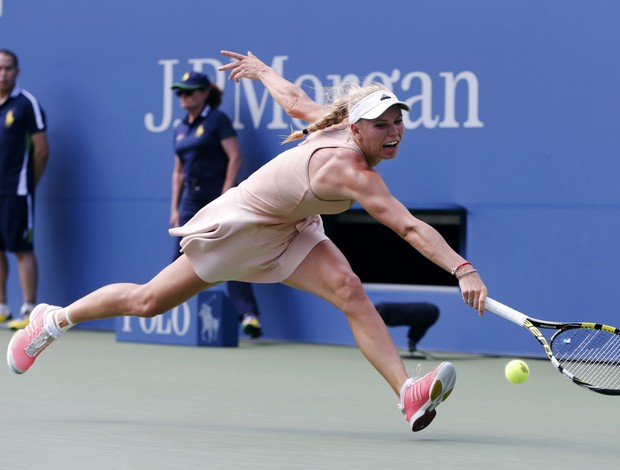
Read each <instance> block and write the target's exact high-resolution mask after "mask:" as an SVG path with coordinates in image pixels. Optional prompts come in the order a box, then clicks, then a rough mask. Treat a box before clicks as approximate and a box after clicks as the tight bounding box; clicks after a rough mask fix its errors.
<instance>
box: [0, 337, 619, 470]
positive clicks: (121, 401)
mask: <svg viewBox="0 0 620 470" xmlns="http://www.w3.org/2000/svg"><path fill="white" fill-rule="evenodd" d="M0 338H2V340H3V341H2V344H4V346H5V347H6V345H7V344H8V341H9V339H10V333H9V332H7V331H0ZM525 340H526V339H525ZM442 360H449V361H452V362H453V363H454V364H455V366H456V368H457V372H458V379H457V385H456V388H455V391H454V393H453V394H452V396H451V397H450V399H449V400H448V401H447V402H445V403H444V404H442V405H441V406H440V407H439V408H438V416H437V418H436V419H435V421H434V422H433V424H432V425H431V426H430V427H429V428H428V429H426V430H424V431H422V432H419V433H412V432H410V431H409V430H408V429H407V426H406V423H405V420H404V418H403V417H402V415H401V414H400V412H399V411H398V409H397V407H396V402H397V400H396V397H395V396H393V395H392V392H391V391H390V390H389V388H388V387H387V385H386V384H385V383H384V382H383V380H382V379H381V378H380V377H379V375H378V374H377V373H375V372H374V370H373V369H372V368H371V367H370V365H368V363H367V362H366V361H365V360H364V359H363V357H362V355H361V354H360V352H359V351H358V350H357V349H356V348H350V347H333V346H323V345H311V344H288V343H286V344H283V343H265V342H258V343H254V342H241V344H240V347H239V348H191V347H183V346H162V345H152V344H136V343H118V342H116V340H115V337H114V334H113V333H111V332H91V331H83V330H81V331H71V332H70V333H69V334H67V335H66V336H65V337H64V338H63V339H62V340H61V341H59V342H58V343H56V344H54V345H53V346H51V348H50V349H49V350H48V351H46V352H45V353H44V354H43V355H42V356H41V358H39V360H38V363H37V364H36V365H35V366H34V367H33V369H32V370H31V371H30V372H28V373H27V374H25V375H23V376H16V375H14V374H12V373H11V372H10V371H9V370H8V368H7V367H6V366H5V367H3V368H2V372H1V376H2V392H3V400H2V404H0V412H1V415H2V420H1V421H0V423H1V424H0V429H1V431H2V432H1V435H2V444H3V452H2V453H1V454H0V468H1V469H8V470H13V469H26V468H28V469H43V468H45V469H147V468H148V469H177V468H178V469H280V468H281V469H298V468H299V469H313V468H321V469H348V468H355V469H375V468H376V469H391V468H394V469H402V468H439V469H444V468H446V469H472V470H473V469H493V470H497V469H522V468H529V467H534V466H536V467H544V468H550V469H564V470H566V469H573V468H574V469H577V468H579V469H581V468H596V469H616V468H618V463H617V456H616V454H617V445H618V437H617V422H618V417H619V415H620V398H618V397H608V396H602V395H598V394H595V393H591V392H589V391H586V390H584V389H582V388H580V387H577V386H575V385H573V384H571V383H570V382H569V381H568V380H566V379H565V378H564V377H562V376H561V375H560V374H559V373H558V372H557V371H556V370H555V369H554V368H553V367H552V366H551V365H550V364H549V363H548V362H547V361H546V360H537V359H529V360H528V363H529V365H530V370H531V375H530V380H529V381H528V382H526V383H525V384H521V385H511V384H509V383H508V382H507V381H506V380H505V379H504V377H503V367H504V364H505V363H506V362H507V360H508V358H492V357H480V356H464V355H451V354H449V353H432V354H430V355H429V357H428V358H427V359H426V360H419V359H406V360H405V362H406V365H407V367H408V369H409V370H410V371H411V372H412V373H413V371H414V370H415V367H416V365H417V364H418V362H420V363H421V364H422V367H423V373H426V372H427V371H428V370H430V369H431V368H432V367H435V366H436V365H437V364H438V363H439V362H441V361H442ZM431 466H432V467H431Z"/></svg>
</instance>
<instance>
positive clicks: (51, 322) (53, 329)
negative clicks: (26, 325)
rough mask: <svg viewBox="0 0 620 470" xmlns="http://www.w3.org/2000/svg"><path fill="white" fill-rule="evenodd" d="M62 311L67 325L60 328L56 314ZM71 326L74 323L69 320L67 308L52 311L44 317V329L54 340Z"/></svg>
mask: <svg viewBox="0 0 620 470" xmlns="http://www.w3.org/2000/svg"><path fill="white" fill-rule="evenodd" d="M63 310H64V311H65V319H66V320H67V325H66V326H64V327H62V328H61V327H59V326H58V314H59V313H61V312H62V311H63ZM73 325H74V323H73V322H72V321H71V319H70V318H69V308H64V309H62V308H59V309H57V310H52V311H51V312H49V313H47V314H46V315H45V327H46V328H47V331H49V332H50V333H51V334H52V336H54V337H56V338H58V337H59V336H60V335H62V334H63V333H64V332H65V331H67V330H68V329H69V328H71V327H72V326H73Z"/></svg>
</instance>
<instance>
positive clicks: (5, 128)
mask: <svg viewBox="0 0 620 470" xmlns="http://www.w3.org/2000/svg"><path fill="white" fill-rule="evenodd" d="M46 127H47V125H46V120H45V112H44V111H43V109H42V108H41V106H40V105H39V102H38V101H37V99H36V98H35V97H34V96H32V95H31V94H30V93H28V92H27V91H26V90H24V89H23V88H21V87H20V86H19V85H16V86H15V88H14V89H13V91H12V92H11V95H10V96H9V98H8V99H7V100H6V101H5V102H4V103H3V104H2V105H0V194H5V195H7V194H17V195H21V196H24V195H27V194H33V193H34V166H33V162H32V154H33V147H32V140H31V138H30V136H31V135H32V134H35V133H37V132H41V131H44V130H45V129H46Z"/></svg>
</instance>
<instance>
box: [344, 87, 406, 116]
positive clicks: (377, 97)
mask: <svg viewBox="0 0 620 470" xmlns="http://www.w3.org/2000/svg"><path fill="white" fill-rule="evenodd" d="M394 105H398V106H400V109H402V110H404V111H411V106H409V105H408V104H407V103H405V102H404V101H400V100H399V99H398V98H397V97H396V95H395V94H394V93H392V92H391V91H388V90H379V91H375V92H374V93H371V94H370V95H368V96H366V97H365V98H362V99H361V100H359V101H358V102H357V103H355V104H354V105H353V107H352V108H351V110H350V111H349V123H350V124H355V123H356V122H357V121H359V120H360V119H376V118H378V117H379V116H381V115H382V114H383V113H384V112H385V110H386V109H388V108H389V107H390V106H394Z"/></svg>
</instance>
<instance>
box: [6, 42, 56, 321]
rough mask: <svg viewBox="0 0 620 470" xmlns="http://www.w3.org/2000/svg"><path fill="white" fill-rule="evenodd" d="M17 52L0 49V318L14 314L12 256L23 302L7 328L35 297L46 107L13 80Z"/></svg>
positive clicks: (29, 307)
mask: <svg viewBox="0 0 620 470" xmlns="http://www.w3.org/2000/svg"><path fill="white" fill-rule="evenodd" d="M18 75H19V61H18V58H17V55H16V54H15V53H13V52H11V51H9V50H7V49H0V322H6V321H7V320H11V318H13V315H12V313H11V309H10V308H9V306H8V302H7V289H6V284H7V279H8V274H9V263H8V259H7V255H6V252H7V251H9V252H12V253H14V254H15V256H16V258H17V269H18V272H19V280H20V283H21V288H22V295H23V303H22V307H21V309H20V312H19V316H18V317H17V318H14V319H13V320H12V321H9V322H8V324H7V326H8V327H9V328H11V329H15V330H16V329H20V328H24V327H25V326H26V325H27V324H28V321H29V315H30V312H31V311H32V309H33V308H34V304H35V302H36V295H37V281H38V269H37V259H36V256H35V253H34V196H35V188H36V185H37V183H38V182H39V180H40V179H41V176H42V175H43V172H44V170H45V166H46V164H47V158H48V145H47V137H46V134H45V130H46V121H45V113H44V112H43V109H42V108H41V106H40V105H39V102H38V101H37V99H36V98H35V97H34V96H32V95H31V94H30V93H29V92H28V91H26V90H24V89H23V88H22V87H21V86H19V84H18V83H17V76H18Z"/></svg>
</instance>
